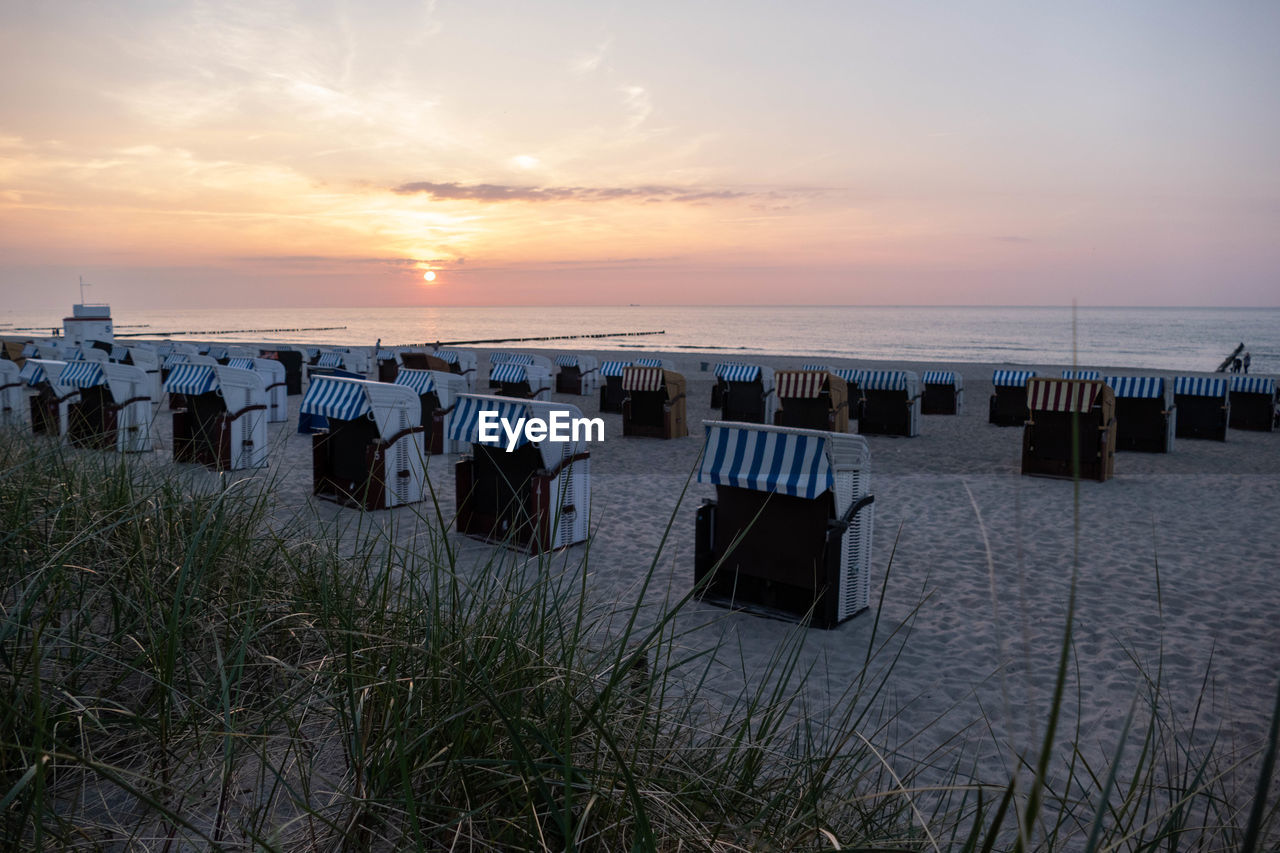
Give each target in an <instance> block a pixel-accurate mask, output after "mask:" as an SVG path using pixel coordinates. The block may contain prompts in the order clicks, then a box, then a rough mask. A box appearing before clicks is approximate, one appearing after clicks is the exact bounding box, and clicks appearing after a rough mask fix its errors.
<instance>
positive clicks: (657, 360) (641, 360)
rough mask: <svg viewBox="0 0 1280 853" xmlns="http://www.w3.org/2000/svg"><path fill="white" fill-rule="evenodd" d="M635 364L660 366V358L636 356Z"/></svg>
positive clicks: (639, 365)
mask: <svg viewBox="0 0 1280 853" xmlns="http://www.w3.org/2000/svg"><path fill="white" fill-rule="evenodd" d="M636 365H637V366H638V367H662V359H660V358H637V359H636Z"/></svg>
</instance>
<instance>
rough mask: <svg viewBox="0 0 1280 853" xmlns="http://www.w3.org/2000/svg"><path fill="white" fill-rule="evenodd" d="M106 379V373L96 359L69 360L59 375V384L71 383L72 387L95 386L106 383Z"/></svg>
mask: <svg viewBox="0 0 1280 853" xmlns="http://www.w3.org/2000/svg"><path fill="white" fill-rule="evenodd" d="M106 381H107V377H106V374H104V373H103V372H102V367H101V365H99V364H98V363H97V362H96V361H69V362H67V366H66V367H64V368H62V375H61V376H59V377H58V384H59V385H69V386H71V387H72V388H93V387H95V386H97V385H104V384H106Z"/></svg>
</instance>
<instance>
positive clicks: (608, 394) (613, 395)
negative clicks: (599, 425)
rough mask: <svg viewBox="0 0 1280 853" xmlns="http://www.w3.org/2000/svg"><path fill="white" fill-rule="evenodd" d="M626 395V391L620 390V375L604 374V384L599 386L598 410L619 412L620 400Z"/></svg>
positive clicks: (620, 409) (620, 408)
mask: <svg viewBox="0 0 1280 853" xmlns="http://www.w3.org/2000/svg"><path fill="white" fill-rule="evenodd" d="M626 397H627V392H626V391H624V390H622V377H621V376H606V377H604V384H603V385H601V386H600V411H601V412H614V413H620V412H621V411H622V401H623V400H625V399H626Z"/></svg>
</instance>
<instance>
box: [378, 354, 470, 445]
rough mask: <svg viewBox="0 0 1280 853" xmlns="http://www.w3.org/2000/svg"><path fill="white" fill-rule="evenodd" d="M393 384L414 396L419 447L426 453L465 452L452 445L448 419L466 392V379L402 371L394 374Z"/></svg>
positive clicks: (424, 372)
mask: <svg viewBox="0 0 1280 853" xmlns="http://www.w3.org/2000/svg"><path fill="white" fill-rule="evenodd" d="M395 384H396V385H403V386H405V387H406V388H409V389H411V390H412V391H413V392H414V393H415V394H417V395H418V400H419V404H420V408H421V415H420V422H421V423H422V430H423V446H424V447H425V448H426V452H427V453H429V454H442V453H462V452H464V451H465V450H466V449H467V446H466V443H465V442H459V441H454V440H453V439H451V438H450V437H449V433H448V428H449V419H450V418H451V417H452V416H453V412H454V410H455V409H456V408H457V405H458V398H459V397H460V396H461V395H463V394H465V393H466V391H467V381H466V379H464V378H463V377H462V376H459V375H458V374H456V373H450V372H447V371H443V370H416V369H414V368H410V367H405V368H402V369H401V370H400V371H399V373H398V374H397V376H396V380H395Z"/></svg>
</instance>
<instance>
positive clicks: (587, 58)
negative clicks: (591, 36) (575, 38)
mask: <svg viewBox="0 0 1280 853" xmlns="http://www.w3.org/2000/svg"><path fill="white" fill-rule="evenodd" d="M612 47H613V36H609V38H607V39H605V40H604V41H602V42H600V44H598V45H596V48H595V50H592V51H591V52H590V53H585V54H582V55H580V56H578V57H577V58H575V59H574V60H573V62H572V63H571V64H570V66H569V67H570V68H571V69H572V70H573V71H574V73H576V74H590V73H591V72H593V71H595V70H597V69H598V68H599V67H600V65H601V63H603V62H604V59H605V56H607V55H608V53H609V49H610V48H612Z"/></svg>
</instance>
